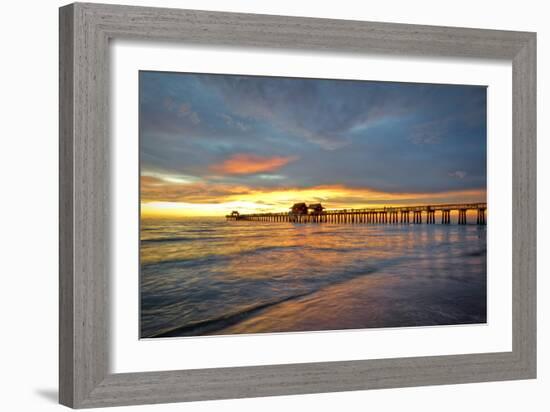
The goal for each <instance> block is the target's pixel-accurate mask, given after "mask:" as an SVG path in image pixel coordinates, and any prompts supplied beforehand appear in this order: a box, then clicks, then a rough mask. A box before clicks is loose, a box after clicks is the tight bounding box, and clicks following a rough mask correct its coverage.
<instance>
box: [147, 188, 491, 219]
mask: <svg viewBox="0 0 550 412" xmlns="http://www.w3.org/2000/svg"><path fill="white" fill-rule="evenodd" d="M485 199H486V193H485V191H484V190H466V191H464V190H463V191H454V192H438V193H387V192H381V191H376V190H371V189H367V188H349V187H345V186H320V187H312V188H304V189H302V188H288V189H277V190H258V189H246V190H241V191H239V193H231V191H229V193H228V194H227V195H225V196H222V197H220V198H218V199H204V201H202V202H200V201H199V202H196V203H195V202H185V201H180V200H179V199H178V201H158V200H153V199H150V200H147V199H143V200H142V203H141V215H142V217H147V218H163V217H164V218H177V217H185V216H224V215H226V214H228V213H231V211H233V210H238V211H239V213H245V214H248V213H267V212H271V213H278V212H287V211H288V210H289V207H290V206H292V204H294V203H299V202H307V203H323V205H325V206H326V207H327V208H331V209H353V208H365V207H380V206H385V205H388V206H402V205H407V204H409V205H410V204H429V203H432V204H434V203H455V202H479V201H481V202H483V201H485ZM181 200H184V199H181Z"/></svg>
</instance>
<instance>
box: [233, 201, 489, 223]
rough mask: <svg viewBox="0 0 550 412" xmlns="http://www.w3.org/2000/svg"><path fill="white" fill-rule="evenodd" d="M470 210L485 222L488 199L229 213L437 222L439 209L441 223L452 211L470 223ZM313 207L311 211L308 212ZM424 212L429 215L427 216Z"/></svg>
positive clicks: (280, 218) (279, 218)
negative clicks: (432, 203) (446, 202)
mask: <svg viewBox="0 0 550 412" xmlns="http://www.w3.org/2000/svg"><path fill="white" fill-rule="evenodd" d="M468 210H473V211H477V220H476V223H477V224H478V225H485V224H486V222H487V220H486V217H485V214H486V211H487V203H453V204H444V205H420V206H399V207H387V206H386V207H378V208H364V209H343V210H342V209H331V210H328V209H325V208H324V207H323V206H322V205H321V204H320V203H314V204H311V205H309V207H308V206H307V205H306V204H305V203H295V204H294V205H293V206H292V207H291V208H290V212H287V213H255V214H250V215H241V214H239V212H237V211H233V212H232V213H231V214H230V215H227V216H226V219H227V220H250V221H256V222H291V223H372V224H374V223H384V224H388V223H389V224H397V223H406V224H409V223H414V224H421V223H422V221H425V222H426V223H427V224H435V222H436V213H437V214H439V216H440V217H441V224H443V225H448V224H450V223H451V214H452V213H456V215H455V216H456V217H457V220H456V221H457V223H458V224H459V225H465V224H467V223H468V222H467V218H466V215H467V212H468ZM308 211H311V213H308ZM411 214H412V219H411ZM423 216H424V217H425V219H423ZM411 220H412V222H411Z"/></svg>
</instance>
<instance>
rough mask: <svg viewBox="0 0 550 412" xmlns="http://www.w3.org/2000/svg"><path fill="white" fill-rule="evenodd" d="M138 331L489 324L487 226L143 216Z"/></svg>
mask: <svg viewBox="0 0 550 412" xmlns="http://www.w3.org/2000/svg"><path fill="white" fill-rule="evenodd" d="M140 255H141V273H140V276H141V277H140V306H141V307H140V325H141V326H140V327H141V333H140V334H141V337H142V338H161V337H174V336H198V335H221V334H235V333H260V332H295V331H320V330H340V329H362V328H382V327H408V326H432V325H451V324H470V323H485V322H486V317H487V316H486V311H487V305H486V300H487V299H486V298H487V271H486V268H487V258H486V227H485V226H477V225H465V226H459V225H456V224H453V225H440V224H436V225H427V224H425V223H424V224H421V225H414V224H409V225H406V224H397V225H390V224H379V225H365V224H355V225H352V224H343V225H338V224H292V223H267V222H246V221H237V222H234V221H233V222H226V221H225V220H224V219H220V218H190V219H185V220H175V221H168V220H143V221H142V225H141V251H140Z"/></svg>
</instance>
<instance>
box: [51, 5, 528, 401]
mask: <svg viewBox="0 0 550 412" xmlns="http://www.w3.org/2000/svg"><path fill="white" fill-rule="evenodd" d="M114 38H116V39H119V38H123V39H144V40H161V41H178V42H185V43H194V44H205V45H208V44H217V45H237V46H250V47H262V48H285V49H289V48H292V49H295V50H303V51H307V50H328V51H336V52H352V53H372V52H375V53H391V54H407V55H410V54H416V55H427V56H452V57H459V58H461V57H475V58H496V59H505V60H508V61H511V62H512V65H513V86H512V87H513V119H512V120H513V145H514V152H513V264H512V266H513V267H512V270H513V292H512V293H513V350H512V351H511V352H502V353H482V354H467V355H452V356H429V357H414V358H399V359H379V360H358V361H343V362H322V363H307V364H291V365H270V366H252V367H232V368H216V369H200V370H181V371H165V372H144V373H124V374H112V373H110V372H109V346H108V316H107V315H108V306H109V302H108V297H109V284H108V272H107V270H108V260H109V241H108V240H109V239H108V234H109V231H108V228H109V216H108V194H109V187H108V185H109V182H108V180H109V179H108V178H109V135H108V121H109V118H108V113H109V101H108V100H109V99H108V96H109V84H108V80H109V72H108V71H109V40H110V39H114ZM535 149H536V34H535V33H527V32H511V31H497V30H479V29H466V28H451V27H430V26H419V25H404V24H390V23H370V22H359V21H343V20H329V19H314V18H301V17H282V16H268V15H254V14H237V13H219V12H210V11H192V10H176V9H158V8H144V7H129V6H115V5H103V4H83V3H76V4H71V5H68V6H65V7H62V8H61V9H60V302H59V303H60V310H59V322H60V335H59V340H60V342H59V359H60V366H59V367H60V370H59V374H60V379H59V390H60V391H59V397H60V402H61V403H62V404H64V405H67V406H71V407H75V408H86V407H100V406H113V405H129V404H144V403H161V402H179V401H194V400H203V399H222V398H243V397H255V396H271V395H289V394H301V393H317V392H329V391H350V390H360V389H372V388H387V387H405V386H417V385H435V384H452V383H463V382H483V381H497V380H510V379H528V378H534V377H535V376H536V303H535V298H536V291H535V285H536V269H535V261H536V259H535V257H536V256H535V253H536V232H535V231H536V215H535V212H536V209H535V207H536V200H535V196H536V181H535V179H536V175H535V174H536V163H535V160H536V159H535Z"/></svg>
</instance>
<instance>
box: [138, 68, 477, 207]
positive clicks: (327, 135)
mask: <svg viewBox="0 0 550 412" xmlns="http://www.w3.org/2000/svg"><path fill="white" fill-rule="evenodd" d="M139 87H140V138H141V140H140V155H141V174H142V202H171V203H178V202H179V203H181V204H191V205H192V204H196V205H204V204H211V203H213V204H224V203H228V202H231V201H238V200H239V194H242V195H248V197H247V196H244V197H243V199H244V198H246V199H248V200H250V199H252V198H253V197H251V196H250V195H251V194H253V193H255V194H256V195H257V196H256V198H258V199H259V198H260V194H262V193H263V194H264V195H265V194H267V193H271V192H284V191H286V192H287V193H288V192H289V191H293V193H294V192H296V193H300V192H301V191H304V190H308V189H312V188H331V187H332V188H335V187H338V188H341V189H342V190H341V191H340V192H341V193H340V194H339V195H338V196H336V197H334V196H333V197H332V198H331V196H330V195H326V196H320V197H319V198H317V199H312V200H322V201H325V202H329V203H330V202H331V201H334V202H333V203H334V205H335V206H342V205H345V204H346V194H344V192H345V190H343V188H345V189H349V192H350V193H352V195H350V196H349V199H348V200H350V199H351V198H353V202H352V203H353V204H356V203H357V202H360V196H361V193H363V192H364V193H365V196H367V197H368V194H369V193H380V194H386V196H380V197H377V200H376V202H375V203H380V202H390V203H391V202H394V203H395V202H401V203H403V202H404V203H407V202H408V201H409V200H410V201H413V200H414V201H417V200H418V201H420V199H421V198H422V199H425V200H426V201H428V200H430V201H432V200H431V198H430V195H431V197H432V198H433V199H434V200H433V201H436V199H437V201H439V200H444V199H447V198H448V199H449V200H453V201H456V200H457V199H459V198H460V197H461V193H462V194H464V196H463V197H464V198H465V200H467V201H470V200H474V198H476V200H477V199H478V200H480V201H484V200H485V188H486V155H487V146H486V133H487V125H486V104H487V102H486V88H485V87H483V86H455V85H435V84H413V83H392V82H368V81H343V80H319V79H297V78H276V77H258V76H236V75H209V74H186V73H164V72H140V84H139ZM163 186H164V187H163ZM163 189H164V190H163ZM305 193H307V192H305ZM327 193H328V192H327ZM453 193H454V195H453ZM476 193H477V194H476ZM415 194H418V196H419V197H418V199H414V197H415V196H414V195H415ZM327 196H328V197H327ZM422 196H424V197H422ZM426 196H427V197H426ZM264 197H265V198H268V199H269V198H270V196H267V195H265V196H264ZM466 198H467V199H466ZM241 200H242V199H241ZM285 200H286V198H285ZM288 200H289V201H290V200H291V199H288ZM308 200H309V199H304V201H308ZM370 200H372V199H368V198H366V199H365V202H364V203H372V202H371V201H370ZM267 203H269V202H267ZM260 204H261V203H260ZM278 206H279V207H280V206H281V205H278ZM269 207H277V205H276V204H275V203H273V204H266V205H265V208H266V209H269Z"/></svg>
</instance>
